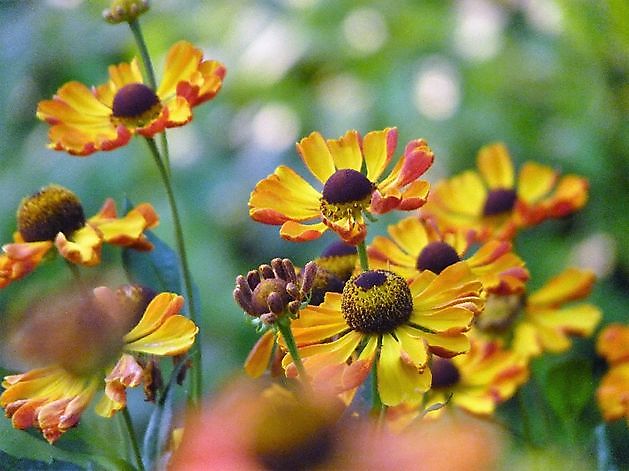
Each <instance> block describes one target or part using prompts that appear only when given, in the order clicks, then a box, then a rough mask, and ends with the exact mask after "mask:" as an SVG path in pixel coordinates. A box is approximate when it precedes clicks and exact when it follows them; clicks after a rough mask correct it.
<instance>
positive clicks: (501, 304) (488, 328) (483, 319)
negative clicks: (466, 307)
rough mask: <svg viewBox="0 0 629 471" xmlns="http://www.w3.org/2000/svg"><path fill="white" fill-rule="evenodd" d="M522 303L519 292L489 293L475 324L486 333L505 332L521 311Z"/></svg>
mask: <svg viewBox="0 0 629 471" xmlns="http://www.w3.org/2000/svg"><path fill="white" fill-rule="evenodd" d="M523 305H524V297H523V296H522V295H520V294H512V295H508V296H499V295H491V296H489V297H488V298H487V302H486V304H485V309H484V310H483V312H482V313H481V314H480V315H479V316H478V317H477V318H476V319H475V321H474V322H475V325H476V327H478V328H479V329H480V330H482V331H483V332H487V333H492V334H502V333H504V332H507V331H508V330H509V329H510V328H511V326H512V325H513V323H514V322H515V320H516V319H517V317H518V315H519V314H520V312H521V311H522V306H523Z"/></svg>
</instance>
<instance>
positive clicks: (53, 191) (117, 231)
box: [0, 185, 159, 288]
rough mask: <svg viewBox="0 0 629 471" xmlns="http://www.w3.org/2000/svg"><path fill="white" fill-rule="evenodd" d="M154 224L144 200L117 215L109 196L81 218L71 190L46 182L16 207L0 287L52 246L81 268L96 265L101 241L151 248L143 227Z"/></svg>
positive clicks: (0, 270) (33, 265)
mask: <svg viewBox="0 0 629 471" xmlns="http://www.w3.org/2000/svg"><path fill="white" fill-rule="evenodd" d="M158 222H159V216H158V215H157V213H156V212H155V210H154V209H153V207H152V206H151V205H150V204H148V203H142V204H140V205H138V206H136V207H135V208H133V209H132V210H131V211H129V212H128V213H127V214H126V215H125V216H123V217H121V218H118V217H117V212H116V205H115V203H114V200H112V199H111V198H109V199H107V200H106V201H105V203H104V204H103V207H102V208H101V210H100V211H99V212H98V213H97V214H96V215H94V216H92V217H91V218H89V219H87V220H86V219H85V216H84V213H83V208H82V206H81V203H80V202H79V200H78V198H77V197H76V195H74V193H72V192H71V191H70V190H67V189H66V188H63V187H61V186H58V185H50V186H47V187H45V188H43V189H41V190H40V191H39V192H38V193H36V194H34V195H32V196H30V197H28V198H25V199H24V200H23V201H22V204H21V205H20V209H19V210H18V230H17V231H16V232H15V234H14V235H13V243H10V244H5V245H4V246H3V247H2V250H3V251H4V253H3V254H1V255H0V288H4V287H5V286H7V285H8V284H9V283H11V282H13V281H15V280H18V279H20V278H22V277H24V276H26V275H28V274H29V273H30V272H32V271H33V270H34V269H35V268H36V267H37V265H38V264H39V263H40V262H41V261H42V260H43V259H44V257H45V255H46V254H47V253H48V252H49V251H50V250H51V249H52V248H53V247H56V248H57V250H58V252H59V253H60V254H61V256H63V257H64V258H65V259H67V260H69V261H70V262H72V263H76V264H78V265H84V266H94V265H97V264H98V263H100V258H101V248H102V245H103V243H108V244H112V245H117V246H120V247H128V248H133V249H136V250H151V249H152V248H153V245H152V244H151V243H150V242H149V240H148V239H147V238H146V236H145V235H144V231H145V230H146V229H151V228H153V227H155V226H157V224H158Z"/></svg>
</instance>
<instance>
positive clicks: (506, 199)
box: [483, 188, 517, 216]
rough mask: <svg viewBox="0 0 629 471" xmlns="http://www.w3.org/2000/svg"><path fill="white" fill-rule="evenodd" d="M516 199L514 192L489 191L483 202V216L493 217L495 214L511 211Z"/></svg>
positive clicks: (500, 189)
mask: <svg viewBox="0 0 629 471" xmlns="http://www.w3.org/2000/svg"><path fill="white" fill-rule="evenodd" d="M516 199H517V195H516V193H515V191H514V190H511V189H507V188H497V189H495V190H491V191H490V192H489V194H488V195H487V200H485V206H484V208H483V215H484V216H495V215H496V214H500V213H505V212H507V211H511V210H512V209H513V206H514V205H515V202H516Z"/></svg>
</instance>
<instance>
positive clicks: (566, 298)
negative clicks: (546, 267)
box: [474, 268, 601, 358]
mask: <svg viewBox="0 0 629 471" xmlns="http://www.w3.org/2000/svg"><path fill="white" fill-rule="evenodd" d="M594 282H595V276H594V274H593V273H592V272H591V271H589V270H580V269H578V268H568V269H567V270H564V271H563V272H562V273H560V274H559V275H557V276H555V277H554V278H552V279H551V280H549V281H548V282H547V283H546V284H545V285H544V286H542V287H541V288H540V289H538V290H537V291H534V292H533V293H531V294H528V295H510V296H498V295H491V296H489V298H488V299H487V304H486V306H485V310H484V311H483V312H482V313H481V314H480V315H479V316H478V318H477V319H476V322H475V328H474V332H479V333H480V334H481V336H489V337H492V338H496V337H502V338H506V339H507V340H509V339H510V337H512V348H513V350H514V351H516V352H518V353H519V354H520V355H523V356H524V357H528V358H530V357H536V356H539V355H541V354H542V353H543V352H545V351H548V352H553V353H559V352H564V351H566V350H568V349H569V348H570V346H571V345H572V342H571V340H570V337H571V336H580V337H587V336H589V335H591V334H592V332H593V331H594V328H595V327H596V326H597V324H598V323H599V321H600V319H601V312H600V310H599V309H598V308H597V307H596V306H594V305H592V304H589V303H579V304H571V305H568V306H565V304H567V303H569V302H570V301H575V300H579V299H583V298H585V297H587V296H588V295H589V294H590V292H591V290H592V286H593V285H594Z"/></svg>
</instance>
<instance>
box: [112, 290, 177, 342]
mask: <svg viewBox="0 0 629 471" xmlns="http://www.w3.org/2000/svg"><path fill="white" fill-rule="evenodd" d="M183 303H184V300H183V297H182V296H179V295H177V294H174V293H160V294H158V295H157V296H155V297H154V298H153V299H152V300H151V302H150V303H149V305H148V306H147V308H146V310H145V311H144V315H143V316H142V318H141V319H140V322H138V324H137V325H136V326H135V327H134V328H133V329H132V330H131V331H130V332H129V333H128V334H127V335H125V336H124V342H125V343H127V344H129V343H132V342H135V341H136V340H139V339H141V338H143V337H146V336H147V335H149V334H150V333H152V332H155V331H156V330H157V329H159V328H160V326H161V325H162V324H164V322H165V321H166V319H168V318H169V317H172V316H174V315H176V314H178V313H179V311H180V310H181V308H182V307H183Z"/></svg>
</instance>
